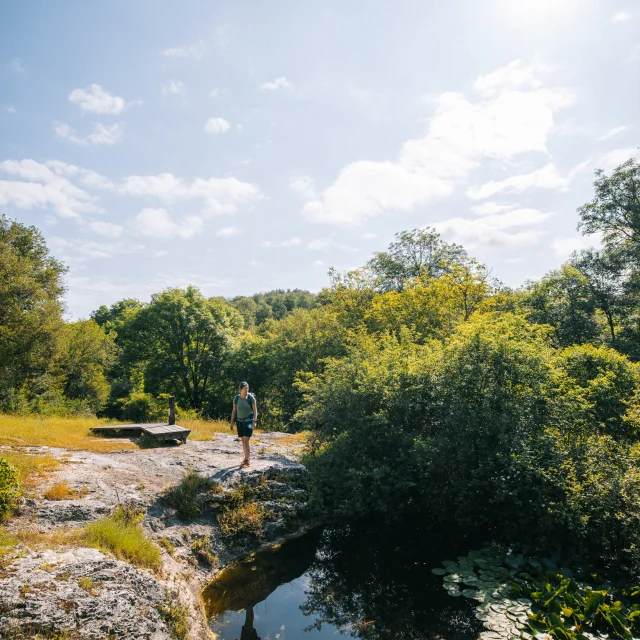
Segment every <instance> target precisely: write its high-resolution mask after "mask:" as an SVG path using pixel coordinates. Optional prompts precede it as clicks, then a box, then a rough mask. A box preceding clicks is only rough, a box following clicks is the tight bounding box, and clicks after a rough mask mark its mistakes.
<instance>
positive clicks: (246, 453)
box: [242, 436, 250, 460]
mask: <svg viewBox="0 0 640 640" xmlns="http://www.w3.org/2000/svg"><path fill="white" fill-rule="evenodd" d="M242 451H243V452H244V459H245V460H249V455H250V450H249V438H248V436H243V437H242Z"/></svg>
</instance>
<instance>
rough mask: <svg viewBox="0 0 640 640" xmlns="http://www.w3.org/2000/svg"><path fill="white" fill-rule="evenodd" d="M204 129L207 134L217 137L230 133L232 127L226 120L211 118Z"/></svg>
mask: <svg viewBox="0 0 640 640" xmlns="http://www.w3.org/2000/svg"><path fill="white" fill-rule="evenodd" d="M204 128H205V131H206V132H207V133H210V134H212V135H217V134H219V133H226V132H227V131H229V129H231V125H230V124H229V123H228V122H227V121H226V120H225V119H224V118H209V119H208V120H207V124H205V126H204Z"/></svg>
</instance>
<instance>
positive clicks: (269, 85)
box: [260, 76, 293, 91]
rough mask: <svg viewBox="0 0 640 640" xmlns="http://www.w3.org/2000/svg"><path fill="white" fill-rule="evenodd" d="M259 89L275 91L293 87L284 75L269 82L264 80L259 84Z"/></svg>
mask: <svg viewBox="0 0 640 640" xmlns="http://www.w3.org/2000/svg"><path fill="white" fill-rule="evenodd" d="M260 88H261V89H265V90H266V91H276V90H277V89H293V84H292V83H291V82H289V80H287V79H286V78H285V77H284V76H280V77H279V78H276V79H275V80H273V81H271V82H265V83H264V84H262V85H261V86H260Z"/></svg>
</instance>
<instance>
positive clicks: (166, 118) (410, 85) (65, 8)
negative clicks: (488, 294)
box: [0, 0, 640, 318]
mask: <svg viewBox="0 0 640 640" xmlns="http://www.w3.org/2000/svg"><path fill="white" fill-rule="evenodd" d="M639 133H640V4H639V3H638V2H637V0H634V1H631V0H606V1H605V0H473V1H472V0H448V2H446V3H445V2H440V1H436V0H388V1H387V0H384V1H383V0H350V1H349V2H344V1H343V0H342V1H337V0H323V2H305V1H301V0H281V1H280V2H258V1H253V2H248V1H243V0H236V1H234V2H219V1H214V0H207V1H204V0H202V1H195V0H183V2H181V3H177V2H168V1H164V0H136V1H135V2H125V1H124V0H114V1H113V2H101V3H98V2H84V1H81V0H66V1H65V2H55V3H54V2H50V1H47V0H29V2H24V1H21V0H5V1H4V2H2V3H1V4H0V212H3V213H6V214H7V215H8V216H9V217H11V218H14V219H17V220H18V221H20V222H21V223H23V224H28V225H35V226H36V227H38V228H39V229H40V230H41V232H42V233H43V235H44V237H45V239H46V242H47V245H48V247H49V248H50V251H51V252H52V254H53V255H54V256H55V257H57V258H58V259H60V260H62V261H63V262H64V263H65V264H66V265H67V266H68V268H69V271H68V273H67V294H66V301H67V309H68V311H67V313H68V317H70V318H79V317H87V316H88V315H89V314H90V313H91V311H92V310H94V309H96V308H97V307H99V306H100V305H102V304H107V305H109V304H112V303H113V302H115V301H117V300H120V299H122V298H128V297H133V298H138V299H140V300H142V301H148V300H149V298H150V296H151V294H153V293H157V292H160V291H162V290H164V289H166V288H168V287H184V286H187V285H189V284H192V285H195V286H197V287H199V288H200V290H201V291H202V292H203V293H204V294H205V295H208V296H214V295H215V296H227V297H232V296H235V295H250V294H253V293H257V292H259V291H268V290H271V289H278V288H279V289H289V288H301V289H308V290H310V291H318V290H320V289H321V288H322V287H324V286H327V285H328V283H329V278H328V275H327V272H328V270H329V268H330V267H334V268H336V269H337V270H339V271H344V270H348V269H352V268H356V267H358V266H361V265H364V264H365V263H366V262H367V260H368V259H369V258H370V257H371V256H372V254H373V253H374V252H376V251H383V250H385V249H386V248H387V246H388V245H389V243H390V242H392V241H393V239H394V235H395V234H396V233H398V232H401V231H404V230H411V229H416V228H422V227H425V226H431V227H434V228H435V229H436V230H437V231H439V232H440V233H441V234H442V236H443V237H444V238H445V239H446V240H447V241H450V242H457V243H460V244H462V245H463V246H464V247H465V248H466V249H467V251H468V252H469V253H470V254H471V255H473V256H475V257H476V258H477V259H478V260H480V261H481V262H484V263H486V264H487V265H488V266H489V267H490V268H491V272H492V275H493V276H494V277H496V278H498V279H499V280H501V281H502V282H504V283H505V284H507V285H510V286H513V287H517V286H520V285H521V284H522V283H523V282H525V281H526V280H527V279H537V278H540V277H542V276H543V275H544V274H545V273H547V272H549V271H550V270H552V269H556V268H558V267H559V266H560V265H561V264H562V263H563V261H565V260H566V259H567V258H568V257H569V255H570V254H571V252H572V251H575V250H579V249H581V248H584V247H587V246H590V245H593V244H594V243H595V242H596V239H594V238H589V237H584V236H582V235H581V234H580V232H579V231H578V230H577V223H578V214H577V213H576V209H577V208H578V207H579V206H581V205H582V204H584V203H586V202H588V201H589V200H590V199H591V198H592V197H593V187H592V185H593V179H594V172H595V170H596V169H602V170H604V171H605V172H610V171H611V170H612V169H613V168H614V167H615V166H617V165H618V164H620V163H622V162H623V161H625V160H627V159H629V158H630V157H633V156H636V157H637V155H638V145H639V144H640V135H639Z"/></svg>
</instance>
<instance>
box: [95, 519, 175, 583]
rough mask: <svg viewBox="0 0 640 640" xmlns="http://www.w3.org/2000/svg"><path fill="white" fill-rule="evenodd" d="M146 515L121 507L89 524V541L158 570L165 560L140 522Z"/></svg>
mask: <svg viewBox="0 0 640 640" xmlns="http://www.w3.org/2000/svg"><path fill="white" fill-rule="evenodd" d="M143 517H144V514H141V513H138V512H136V511H135V510H134V509H131V508H127V507H118V508H117V509H116V510H115V511H114V512H113V514H112V515H110V516H107V517H105V518H101V519H99V520H96V521H95V522H91V523H89V524H88V525H87V536H86V542H87V544H89V545H91V546H95V547H97V548H98V549H102V550H105V551H109V552H111V553H113V555H115V556H116V558H120V559H121V560H125V561H127V562H131V563H132V564H135V565H136V566H138V567H146V568H149V569H154V570H156V571H157V570H159V569H160V567H161V564H162V557H161V555H160V549H158V547H157V545H156V544H155V543H154V542H152V541H151V540H150V539H149V538H147V536H146V534H145V533H144V531H143V529H142V527H141V526H140V522H141V520H142V518H143Z"/></svg>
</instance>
